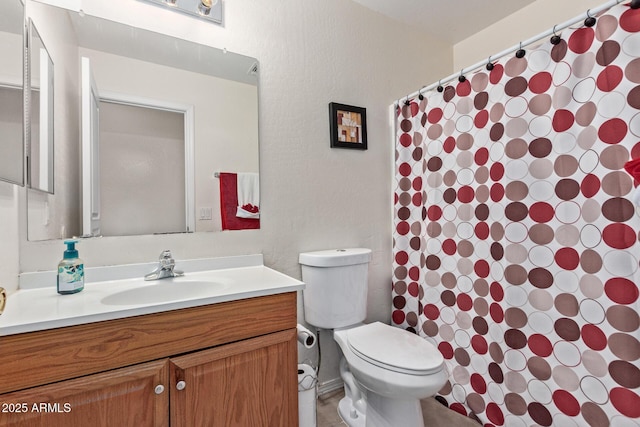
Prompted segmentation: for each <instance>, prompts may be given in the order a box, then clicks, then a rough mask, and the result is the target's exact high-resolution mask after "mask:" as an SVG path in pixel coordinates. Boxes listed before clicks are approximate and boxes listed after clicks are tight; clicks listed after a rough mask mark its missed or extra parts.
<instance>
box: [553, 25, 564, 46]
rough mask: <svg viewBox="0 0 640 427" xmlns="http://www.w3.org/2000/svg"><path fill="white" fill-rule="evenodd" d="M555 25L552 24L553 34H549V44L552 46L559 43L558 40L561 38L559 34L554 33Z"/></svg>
mask: <svg viewBox="0 0 640 427" xmlns="http://www.w3.org/2000/svg"><path fill="white" fill-rule="evenodd" d="M556 27H557V25H554V26H553V36H551V40H550V41H551V44H552V45H554V46H555V45H557V44H559V43H560V41H561V40H562V38H560V36H559V35H557V34H556Z"/></svg>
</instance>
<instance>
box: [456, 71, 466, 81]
mask: <svg viewBox="0 0 640 427" xmlns="http://www.w3.org/2000/svg"><path fill="white" fill-rule="evenodd" d="M463 71H464V68H463V69H462V70H460V77H458V81H459V82H460V83H464V82H465V81H466V80H467V78H466V77H465V76H464V74H462V72H463Z"/></svg>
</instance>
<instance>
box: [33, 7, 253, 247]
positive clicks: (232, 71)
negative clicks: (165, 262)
mask: <svg viewBox="0 0 640 427" xmlns="http://www.w3.org/2000/svg"><path fill="white" fill-rule="evenodd" d="M28 1H29V2H30V1H31V0H28ZM28 4H29V3H28ZM38 6H39V7H40V8H46V9H47V10H46V11H45V12H43V13H40V11H38V12H39V14H40V15H41V16H46V17H47V22H48V23H50V22H52V21H51V18H52V17H55V18H56V19H57V20H59V21H61V24H60V28H63V27H64V28H66V29H67V31H72V32H73V40H74V43H75V57H73V58H71V57H70V55H68V54H65V55H62V54H61V58H64V61H60V60H59V59H58V58H57V57H56V56H55V53H54V52H53V51H52V53H54V55H53V61H54V62H55V64H56V74H57V75H60V73H61V72H62V73H65V74H66V75H67V76H66V78H65V81H64V82H63V83H62V84H67V85H68V84H69V82H70V81H71V82H76V87H73V88H69V87H66V88H65V89H64V91H65V94H66V93H72V94H73V95H75V96H65V100H64V104H63V108H60V107H61V103H60V102H61V101H60V100H59V99H58V98H59V97H56V110H55V114H56V120H55V122H56V129H55V132H56V147H55V153H56V165H55V181H56V194H55V195H42V194H38V192H29V193H28V200H27V203H28V220H27V230H28V238H29V240H44V239H57V238H66V237H70V236H74V235H75V236H85V237H87V236H122V235H140V234H165V233H183V232H201V231H207V232H210V231H214V232H216V231H221V229H222V228H221V227H222V221H221V214H220V212H221V206H220V182H219V179H218V177H217V176H218V173H219V172H231V173H236V174H241V173H242V174H244V173H247V174H257V173H259V167H258V166H259V159H258V75H257V72H258V62H257V60H256V59H255V58H250V57H246V56H243V55H239V54H235V53H232V52H227V51H225V50H220V49H216V48H212V47H209V46H204V45H199V44H196V43H193V42H188V41H185V40H181V39H176V38H173V37H170V36H166V35H163V34H158V33H154V32H151V31H147V30H143V29H140V28H135V27H131V26H127V25H124V24H120V23H116V22H113V21H108V20H104V19H100V18H96V17H92V16H88V15H85V16H80V15H79V14H78V13H75V12H72V11H68V10H64V9H59V8H57V7H54V6H50V5H43V4H38ZM150 7H153V6H150ZM29 11H30V9H29V8H27V13H29ZM167 19H170V16H168V18H167ZM34 20H35V19H34ZM65 23H66V26H65ZM38 24H39V23H38V22H36V25H38ZM168 24H170V23H168ZM39 28H40V26H39ZM59 32H63V30H60V31H59ZM42 35H43V39H44V40H45V41H46V42H47V45H48V46H49V45H50V44H55V45H58V44H60V43H61V42H59V41H57V40H53V41H50V38H49V37H48V35H44V34H42ZM62 36H65V37H67V38H68V36H69V35H68V34H63V35H62ZM62 44H64V45H65V46H68V45H69V40H68V39H67V40H65V42H64V43H62ZM68 52H69V51H67V52H66V53H68ZM72 61H73V63H71V62H72ZM74 72H75V73H77V74H76V75H73V73H74ZM58 84H60V83H59V81H58V80H56V86H55V91H56V93H61V92H60V90H59V88H58V86H57V85H58ZM74 99H75V101H74ZM73 103H75V106H74V105H73ZM59 111H78V115H77V119H75V120H72V119H71V118H68V119H67V120H63V121H61V120H59V119H58V114H59ZM60 133H64V134H66V135H67V136H68V137H66V138H60V136H59V135H60ZM74 135H79V137H78V138H77V139H75V140H74V138H73V136H74ZM61 164H63V165H64V166H61ZM80 164H82V167H79V166H77V165H80ZM61 201H62V202H65V203H66V204H63V203H62V202H61ZM74 203H77V204H76V205H75V206H74Z"/></svg>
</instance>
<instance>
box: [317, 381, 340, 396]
mask: <svg viewBox="0 0 640 427" xmlns="http://www.w3.org/2000/svg"><path fill="white" fill-rule="evenodd" d="M343 385H344V383H343V381H342V378H333V379H331V380H329V381H324V382H323V383H318V396H322V395H323V394H326V393H331V392H332V391H335V390H338V389H339V388H342V386H343Z"/></svg>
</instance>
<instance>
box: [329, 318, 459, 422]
mask: <svg viewBox="0 0 640 427" xmlns="http://www.w3.org/2000/svg"><path fill="white" fill-rule="evenodd" d="M333 337H334V339H335V341H336V342H337V343H338V345H339V347H340V350H341V351H342V355H343V357H344V360H345V362H346V363H345V365H346V366H342V367H341V376H342V377H343V380H344V381H345V384H347V383H349V382H350V375H351V376H353V380H354V381H353V384H352V385H350V387H353V386H354V385H355V387H358V389H357V390H356V391H355V393H354V392H353V390H349V393H347V388H348V387H349V385H347V386H346V387H345V398H344V399H343V400H344V402H342V401H341V402H340V405H339V409H340V416H341V417H342V419H343V420H344V421H345V422H346V423H347V424H348V425H349V426H376V427H395V426H407V427H414V426H415V427H422V426H424V423H423V419H422V409H421V406H420V399H424V398H425V397H429V396H433V395H434V394H436V393H437V392H438V390H440V389H441V388H442V387H443V386H444V384H445V383H446V381H447V377H448V375H447V372H446V369H445V364H444V358H443V357H442V355H441V354H440V352H439V351H438V349H436V348H435V347H434V346H433V345H432V344H431V343H429V342H427V341H426V340H424V339H423V338H420V337H418V336H417V335H414V334H412V333H410V332H407V331H405V330H402V329H399V328H395V327H393V326H389V325H385V324H383V323H380V322H375V323H371V324H366V325H360V326H356V327H354V328H346V329H341V330H336V331H334V333H333ZM359 393H361V395H358V394H359ZM354 395H355V398H354Z"/></svg>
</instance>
